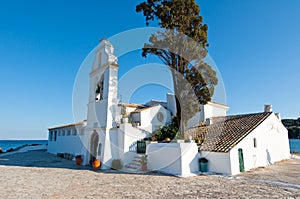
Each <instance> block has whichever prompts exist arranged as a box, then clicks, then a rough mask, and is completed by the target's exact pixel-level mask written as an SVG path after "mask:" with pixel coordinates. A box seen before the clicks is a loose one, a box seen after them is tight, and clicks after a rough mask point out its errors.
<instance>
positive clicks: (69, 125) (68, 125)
mask: <svg viewBox="0 0 300 199" xmlns="http://www.w3.org/2000/svg"><path fill="white" fill-rule="evenodd" d="M85 123H86V120H85V121H82V122H76V123H72V124H65V125H62V126H56V127H52V128H48V130H54V129H61V128H65V127H71V126H76V125H81V124H85Z"/></svg>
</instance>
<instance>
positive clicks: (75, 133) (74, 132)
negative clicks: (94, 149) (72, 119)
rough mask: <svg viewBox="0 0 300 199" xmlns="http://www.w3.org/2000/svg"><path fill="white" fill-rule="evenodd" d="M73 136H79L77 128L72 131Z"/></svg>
mask: <svg viewBox="0 0 300 199" xmlns="http://www.w3.org/2000/svg"><path fill="white" fill-rule="evenodd" d="M72 135H74V136H76V135H77V131H76V128H73V129H72Z"/></svg>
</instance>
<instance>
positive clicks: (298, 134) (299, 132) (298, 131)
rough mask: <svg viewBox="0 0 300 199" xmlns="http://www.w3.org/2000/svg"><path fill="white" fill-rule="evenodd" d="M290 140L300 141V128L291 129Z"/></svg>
mask: <svg viewBox="0 0 300 199" xmlns="http://www.w3.org/2000/svg"><path fill="white" fill-rule="evenodd" d="M288 131H289V139H300V127H293V128H289V129H288Z"/></svg>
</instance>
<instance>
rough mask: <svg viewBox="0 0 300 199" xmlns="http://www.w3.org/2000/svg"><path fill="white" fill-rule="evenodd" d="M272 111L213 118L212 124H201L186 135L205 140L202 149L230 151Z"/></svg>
mask: <svg viewBox="0 0 300 199" xmlns="http://www.w3.org/2000/svg"><path fill="white" fill-rule="evenodd" d="M271 114H272V113H266V112H264V113H255V114H246V115H234V116H226V117H216V118H212V121H213V124H211V125H210V126H206V125H203V124H202V125H200V126H197V127H194V128H192V129H189V130H187V131H186V133H185V136H189V135H192V137H194V138H200V139H202V140H204V142H203V144H202V145H201V147H200V150H202V151H212V152H225V153H227V152H229V151H230V150H231V149H232V148H233V147H234V146H235V145H237V144H238V143H239V142H240V141H241V140H242V139H243V138H245V137H246V136H247V135H248V134H249V133H250V132H252V131H253V130H254V129H255V128H256V127H257V126H259V125H260V124H261V123H262V122H263V121H264V120H265V119H266V118H268V117H269V116H270V115H271Z"/></svg>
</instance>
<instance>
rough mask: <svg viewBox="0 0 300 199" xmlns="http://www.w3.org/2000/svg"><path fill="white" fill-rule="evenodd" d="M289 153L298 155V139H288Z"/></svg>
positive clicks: (299, 142) (299, 144) (299, 148)
mask: <svg viewBox="0 0 300 199" xmlns="http://www.w3.org/2000/svg"><path fill="white" fill-rule="evenodd" d="M290 149H291V150H290V151H291V152H298V153H300V139H290Z"/></svg>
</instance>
